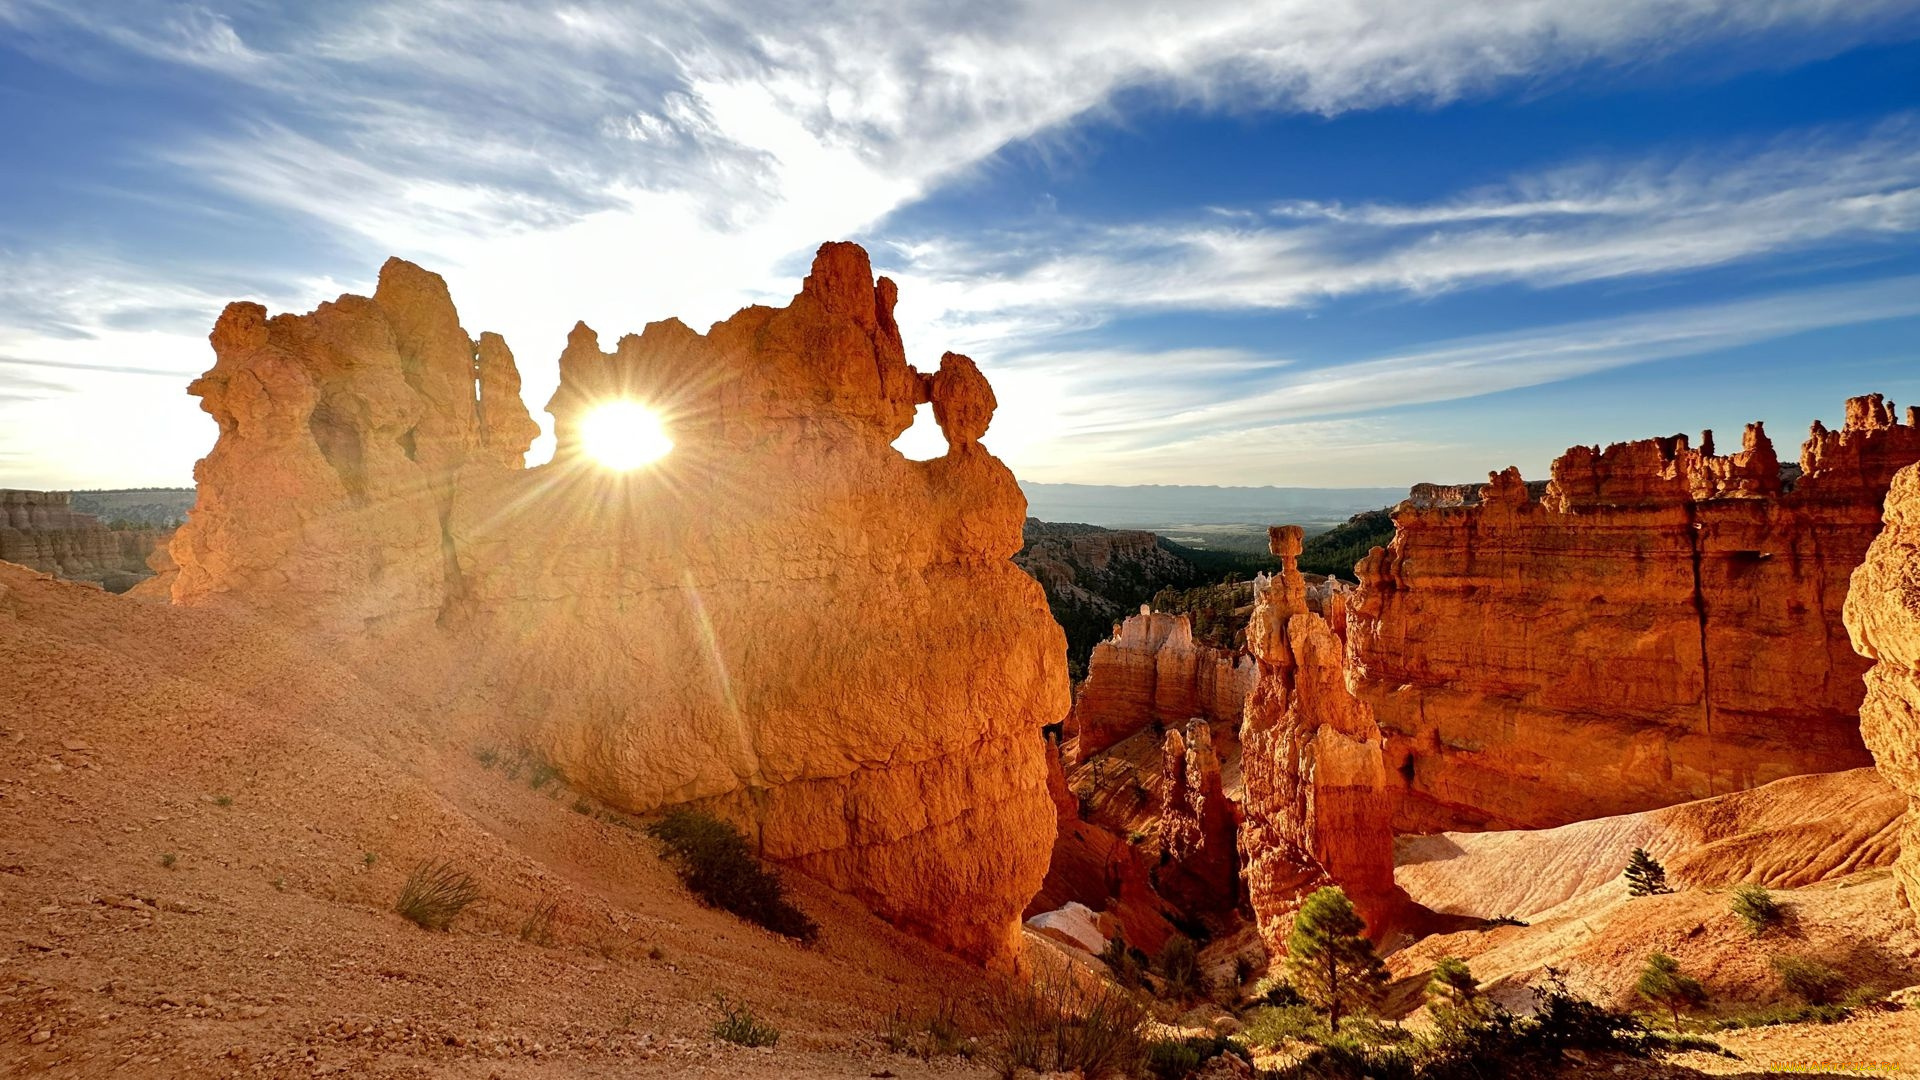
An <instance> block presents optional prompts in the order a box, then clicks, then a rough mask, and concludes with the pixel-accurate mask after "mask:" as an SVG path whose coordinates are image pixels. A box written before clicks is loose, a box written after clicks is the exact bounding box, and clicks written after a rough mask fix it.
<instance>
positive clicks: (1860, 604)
mask: <svg viewBox="0 0 1920 1080" xmlns="http://www.w3.org/2000/svg"><path fill="white" fill-rule="evenodd" d="M1846 623H1847V631H1848V633H1849V634H1851V635H1852V639H1853V645H1854V648H1856V649H1858V650H1859V651H1860V655H1861V656H1863V657H1867V658H1868V659H1870V660H1871V661H1872V664H1873V666H1872V667H1871V668H1869V669H1868V670H1867V675H1866V688H1867V689H1866V700H1865V702H1863V703H1862V704H1861V706H1860V731H1861V734H1862V735H1864V736H1865V738H1866V742H1867V747H1868V748H1869V749H1870V750H1872V751H1873V757H1874V761H1875V762H1876V763H1877V765H1878V766H1879V770H1880V775H1881V776H1882V777H1883V778H1885V779H1886V781H1887V782H1888V783H1890V784H1892V785H1893V786H1894V788H1896V789H1897V790H1899V791H1900V792H1902V793H1904V794H1905V795H1906V796H1907V811H1906V815H1905V819H1904V821H1903V823H1902V827H1901V845H1900V859H1899V862H1898V863H1897V864H1896V866H1895V874H1896V875H1897V877H1898V878H1899V881H1900V884H1901V891H1902V892H1903V894H1904V897H1905V901H1906V903H1907V905H1908V906H1909V907H1911V908H1913V909H1914V910H1915V911H1916V913H1920V804H1917V803H1916V802H1915V800H1916V799H1920V465H1916V466H1910V467H1908V468H1905V469H1902V470H1900V472H1899V473H1897V474H1896V475H1895V476H1894V478H1893V484H1892V486H1891V489H1890V490H1889V491H1888V492H1887V503H1886V527H1885V529H1883V530H1882V531H1881V533H1880V535H1879V536H1878V537H1877V538H1875V540H1874V541H1873V544H1872V546H1871V547H1869V548H1868V549H1867V555H1866V559H1865V561H1863V562H1862V563H1861V564H1860V568H1859V569H1858V570H1855V571H1854V572H1853V580H1852V583H1851V586H1850V587H1849V588H1848V590H1847V601H1846Z"/></svg>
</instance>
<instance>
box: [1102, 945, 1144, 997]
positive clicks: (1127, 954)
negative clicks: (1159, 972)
mask: <svg viewBox="0 0 1920 1080" xmlns="http://www.w3.org/2000/svg"><path fill="white" fill-rule="evenodd" d="M1100 959H1101V960H1102V961H1104V962H1105V963H1106V965H1107V970H1109V971H1111V972H1112V973H1113V981H1114V982H1117V983H1119V984H1120V985H1121V986H1124V987H1126V988H1127V989H1129V990H1138V989H1140V988H1141V987H1142V986H1145V985H1146V984H1147V973H1146V965H1144V964H1142V963H1141V962H1140V957H1139V950H1137V949H1129V948H1128V947H1127V938H1126V935H1124V934H1121V933H1118V932H1116V933H1115V934H1114V935H1113V937H1111V938H1109V939H1107V944H1106V946H1105V947H1104V948H1102V949H1101V950H1100Z"/></svg>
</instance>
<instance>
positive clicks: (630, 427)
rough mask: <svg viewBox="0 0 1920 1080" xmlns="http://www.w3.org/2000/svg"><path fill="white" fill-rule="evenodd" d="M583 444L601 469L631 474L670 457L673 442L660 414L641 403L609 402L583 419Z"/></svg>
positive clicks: (581, 431)
mask: <svg viewBox="0 0 1920 1080" xmlns="http://www.w3.org/2000/svg"><path fill="white" fill-rule="evenodd" d="M580 445H581V448H582V449H583V450H584V451H585V452H586V455H587V456H588V457H589V458H592V459H593V461H594V463H595V464H597V465H599V466H600V467H601V468H603V469H611V470H613V471H614V472H627V471H629V470H632V469H638V468H640V467H641V466H643V465H651V464H653V463H654V462H656V461H659V460H660V459H661V458H663V457H666V456H667V452H668V451H670V450H672V449H673V440H672V439H670V438H668V437H667V427H666V425H665V424H664V423H662V422H661V420H660V414H659V413H657V412H655V411H653V410H652V409H650V408H648V407H647V406H645V405H642V404H641V403H640V402H638V401H609V402H606V403H604V404H601V405H596V406H594V408H593V409H592V410H591V411H590V412H588V413H587V415H586V416H584V417H582V418H581V420H580Z"/></svg>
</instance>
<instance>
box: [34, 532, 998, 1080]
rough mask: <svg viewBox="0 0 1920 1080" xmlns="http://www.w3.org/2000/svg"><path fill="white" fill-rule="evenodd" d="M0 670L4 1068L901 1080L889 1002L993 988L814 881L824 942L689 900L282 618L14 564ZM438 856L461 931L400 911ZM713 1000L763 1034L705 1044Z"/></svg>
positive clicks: (655, 868)
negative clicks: (457, 888) (162, 598)
mask: <svg viewBox="0 0 1920 1080" xmlns="http://www.w3.org/2000/svg"><path fill="white" fill-rule="evenodd" d="M0 654H4V655H6V656H7V657H8V663H6V664H0V699H3V700H5V701H7V702H8V703H9V709H8V710H7V714H6V716H5V718H4V719H0V729H3V730H0V924H4V925H5V926H6V927H7V930H8V933H7V936H6V938H5V940H4V941H0V960H3V961H4V963H3V965H0V1047H4V1050H0V1075H22V1074H24V1073H28V1072H30V1073H34V1074H38V1073H40V1072H42V1071H52V1072H53V1074H54V1075H60V1074H62V1073H63V1072H64V1074H65V1075H76V1076H98V1075H105V1074H106V1073H108V1072H109V1071H112V1072H113V1075H116V1076H154V1077H160V1076H178V1075H183V1074H196V1075H228V1074H232V1073H238V1072H249V1071H258V1072H264V1073H267V1074H270V1075H285V1074H288V1073H299V1074H300V1075H312V1074H316V1073H327V1072H336V1073H339V1074H341V1075H353V1076H370V1077H399V1076H417V1075H431V1076H436V1077H488V1076H494V1075H500V1072H499V1070H501V1069H503V1068H504V1069H507V1070H510V1074H511V1075H530V1073H528V1072H526V1070H528V1069H532V1068H534V1067H535V1066H536V1065H537V1066H538V1069H539V1074H540V1075H568V1076H571V1075H582V1076H605V1075H612V1074H614V1073H615V1072H616V1071H617V1073H618V1075H621V1076H684V1075H701V1074H705V1075H738V1074H739V1073H740V1071H742V1070H743V1069H745V1068H748V1067H749V1065H748V1063H751V1068H752V1069H753V1070H754V1071H756V1072H760V1073H763V1074H765V1073H773V1072H778V1073H779V1074H780V1075H790V1076H822V1077H825V1076H844V1075H848V1074H849V1073H853V1074H855V1075H861V1076H865V1075H867V1074H868V1073H869V1072H874V1071H879V1070H881V1069H883V1068H884V1069H887V1070H890V1071H891V1072H892V1073H894V1074H896V1075H900V1076H915V1075H922V1074H924V1073H925V1072H926V1071H927V1070H926V1068H925V1067H924V1066H922V1065H919V1064H918V1063H916V1062H915V1061H913V1060H912V1059H908V1058H904V1057H901V1056H898V1055H892V1054H888V1053H887V1052H886V1051H885V1049H884V1047H883V1045H882V1040H881V1033H882V1031H883V1030H884V1028H885V1024H886V1021H887V1019H888V1017H889V1016H890V1015H891V1014H892V1013H893V1011H894V1010H896V1009H898V1010H901V1011H903V1012H910V1011H913V1010H916V1009H924V1010H928V1011H931V1010H933V1009H935V1008H937V1007H938V1006H939V1004H940V1003H941V1002H942V1001H943V1000H951V1001H956V1002H958V1003H959V1005H960V1007H961V1009H962V1011H963V1015H968V1016H976V1012H975V1010H976V1008H977V1005H978V1001H979V998H980V995H981V994H983V993H984V992H985V991H986V990H987V988H988V984H987V983H986V982H985V980H984V977H983V975H982V973H981V972H980V971H979V969H978V968H973V967H969V966H968V965H965V964H963V963H961V962H960V961H957V960H954V959H951V958H949V957H947V956H945V955H944V954H942V953H940V952H939V951H937V950H935V949H933V948H931V947H930V946H927V945H924V944H922V943H920V942H917V941H915V940H914V939H912V938H910V937H907V936H906V935H903V934H901V933H899V932H897V931H894V930H892V929H891V928H889V927H887V926H886V925H885V924H883V923H881V922H880V921H879V920H878V919H876V918H874V917H873V916H871V915H869V914H867V913H866V912H865V911H864V910H863V909H862V908H861V907H860V906H859V905H858V904H855V903H854V902H852V901H851V900H849V899H847V898H846V897H844V896H840V895H838V894H835V893H833V892H830V891H829V890H826V889H823V888H821V887H819V886H818V885H815V884H813V883H812V882H810V881H809V880H807V879H806V878H804V877H802V876H799V875H791V874H790V875H788V880H789V883H790V885H791V886H792V887H793V889H794V890H795V891H796V892H797V895H798V900H799V903H800V904H801V905H802V906H803V908H804V909H805V910H806V911H807V912H808V913H809V914H810V915H812V916H813V917H814V918H815V919H817V920H818V921H819V922H820V924H821V926H822V932H821V937H820V941H819V943H818V944H817V945H815V946H813V947H811V948H805V947H801V946H798V945H795V944H793V943H792V942H790V941H788V940H786V939H784V938H780V937H777V936H775V935H773V934H770V933H768V932H766V931H764V930H760V929H759V928H757V927H754V926H751V925H749V924H747V923H744V922H742V921H740V920H738V919H736V918H734V917H732V916H730V915H726V914H724V913H721V912H718V911H714V910H711V909H708V908H705V907H702V906H700V905H699V904H697V903H695V902H694V900H693V899H692V898H691V897H690V896H689V895H688V894H687V892H686V890H685V889H684V888H682V887H681V886H680V885H679V883H678V881H677V879H676V878H675V877H674V875H673V873H672V872H671V871H670V870H669V869H668V868H667V866H666V865H665V864H664V863H662V861H661V860H660V858H659V857H658V856H657V854H656V853H655V850H654V845H653V843H652V841H650V840H648V839H646V838H645V837H644V836H643V835H642V834H641V833H639V832H636V831H634V829H633V828H632V827H631V826H632V822H631V820H630V819H627V818H625V817H623V816H622V815H617V814H614V813H611V812H609V811H607V810H606V808H605V807H603V806H601V805H600V804H598V803H595V802H593V801H592V800H589V799H586V798H584V797H582V796H581V795H579V794H578V793H577V792H576V791H574V790H573V789H571V788H570V787H569V785H568V784H567V782H566V780H565V778H564V777H560V778H552V779H542V775H543V774H542V773H541V771H539V770H538V769H535V768H533V767H531V766H523V765H520V764H515V763H514V760H515V758H514V754H513V748H512V747H511V745H510V744H505V743H502V742H501V741H500V737H499V736H498V735H497V734H496V733H494V732H491V731H489V730H487V729H485V728H484V727H482V726H479V725H476V724H475V723H474V722H473V721H471V720H465V719H461V718H457V717H452V716H447V715H445V714H442V713H441V712H439V710H437V709H436V708H435V707H434V705H433V703H432V701H430V700H428V699H424V698H420V697H416V696H413V695H411V694H409V693H407V692H406V691H404V690H399V689H394V688H387V687H382V686H380V685H378V678H377V673H375V672H368V671H356V670H350V669H348V668H346V667H343V666H339V665H337V664H336V663H334V662H333V661H331V660H329V659H328V658H327V657H326V655H325V653H323V652H321V651H318V650H316V649H315V648H314V647H313V645H312V643H310V642H307V641H305V640H303V639H301V638H299V637H297V636H295V635H291V634H287V633H285V632H283V631H281V630H279V629H278V628H276V627H274V626H272V625H270V624H266V623H263V622H261V621H258V620H253V619H248V618H245V617H242V616H237V615H230V614H224V613H216V612H211V611H203V610H188V609H181V608H172V607H165V606H150V605H145V604H139V603H135V602H133V601H129V600H126V599H123V598H117V597H112V596H107V595H104V594H101V593H99V592H97V591H92V590H87V589H84V588H82V587H80V586H77V585H71V584H67V583H63V582H58V581H55V580H52V579H49V578H47V577H44V576H41V575H36V574H33V573H31V572H28V571H25V570H23V569H21V568H19V567H14V566H7V565H4V564H0ZM487 751H498V753H499V757H498V759H496V761H495V763H494V764H493V765H491V767H490V766H489V765H487V764H485V763H483V761H482V760H481V756H484V754H485V752H487ZM477 755H478V756H477ZM429 859H445V860H449V861H451V862H452V863H454V864H455V865H457V866H459V867H461V868H463V869H465V870H467V871H470V872H472V873H473V874H474V875H476V877H477V879H478V881H479V883H480V887H481V889H482V891H483V893H484V895H485V898H484V900H483V901H482V902H481V903H480V904H479V905H478V906H477V907H476V908H474V909H473V910H472V911H471V912H469V913H468V914H467V915H465V916H463V917H461V918H460V919H458V920H456V922H455V924H454V927H453V929H452V931H451V932H450V933H445V934H436V933H431V932H428V931H424V930H421V929H418V928H416V927H415V926H413V925H411V924H409V923H407V922H406V921H404V920H403V919H401V917H400V916H398V915H396V914H394V913H393V912H392V910H391V908H392V905H393V901H394V898H395V896H396V895H397V893H398V892H399V890H400V887H401V884H402V882H403V879H404V878H405V877H406V875H407V873H408V872H409V870H411V869H412V868H413V867H414V866H416V865H417V864H419V863H420V862H422V861H423V860H429ZM543 904H553V905H556V907H555V913H554V918H553V922H552V940H551V943H550V944H547V943H538V942H530V941H527V940H523V939H522V928H523V926H524V925H525V924H526V922H527V920H528V917H529V915H530V914H532V913H533V912H534V911H535V910H536V909H537V908H539V907H540V906H541V905H543ZM721 994H724V995H727V996H728V997H729V998H731V999H734V1000H737V1001H740V1002H744V1003H746V1004H747V1005H749V1006H750V1007H751V1008H752V1009H753V1011H754V1012H755V1013H756V1014H757V1015H759V1016H761V1017H763V1018H764V1019H766V1020H767V1021H769V1022H771V1023H772V1024H774V1025H775V1026H776V1027H778V1028H779V1029H780V1032H781V1038H780V1041H779V1043H778V1044H777V1045H776V1046H775V1047H774V1048H773V1049H772V1050H770V1051H767V1050H751V1049H746V1048H742V1047H736V1046H732V1045H730V1044H726V1043H722V1042H718V1041H717V1040H715V1039H713V1038H712V1037H711V1033H710V1029H711V1027H712V1025H713V1022H714V1020H715V1019H716V1017H717V1016H718V1011H717V1008H716V1006H715V999H716V996H717V995H721ZM969 1022H970V1023H972V1022H977V1018H976V1020H975V1021H969ZM42 1032H45V1033H46V1034H45V1036H44V1037H43V1036H42V1035H41V1034H40V1033H42ZM941 1074H942V1075H956V1071H955V1070H954V1069H953V1068H951V1067H947V1068H945V1069H943V1070H941ZM960 1074H962V1075H968V1074H970V1073H967V1072H966V1071H964V1070H963V1071H961V1073H960ZM977 1074H978V1075H985V1072H984V1070H978V1071H977Z"/></svg>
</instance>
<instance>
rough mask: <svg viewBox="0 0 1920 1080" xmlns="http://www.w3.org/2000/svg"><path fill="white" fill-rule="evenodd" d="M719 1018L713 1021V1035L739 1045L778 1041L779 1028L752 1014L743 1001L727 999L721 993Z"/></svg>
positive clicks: (766, 1044)
mask: <svg viewBox="0 0 1920 1080" xmlns="http://www.w3.org/2000/svg"><path fill="white" fill-rule="evenodd" d="M716 1000H717V1002H718V1003H719V1005H720V1019H718V1020H715V1021H714V1022H713V1037H714V1038H716V1039H719V1040H721V1041H722V1042H730V1043H735V1044H737V1045H740V1046H772V1045H773V1044H774V1043H777V1042H779V1041H780V1029H779V1028H776V1027H774V1026H773V1025H772V1024H769V1023H766V1022H764V1021H762V1020H761V1019H760V1018H759V1017H757V1016H755V1015H753V1010H751V1009H749V1008H748V1007H747V1006H746V1004H745V1003H744V1002H735V1001H729V1000H728V999H727V995H725V994H721V995H720V996H719V997H718V998H717V999H716Z"/></svg>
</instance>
